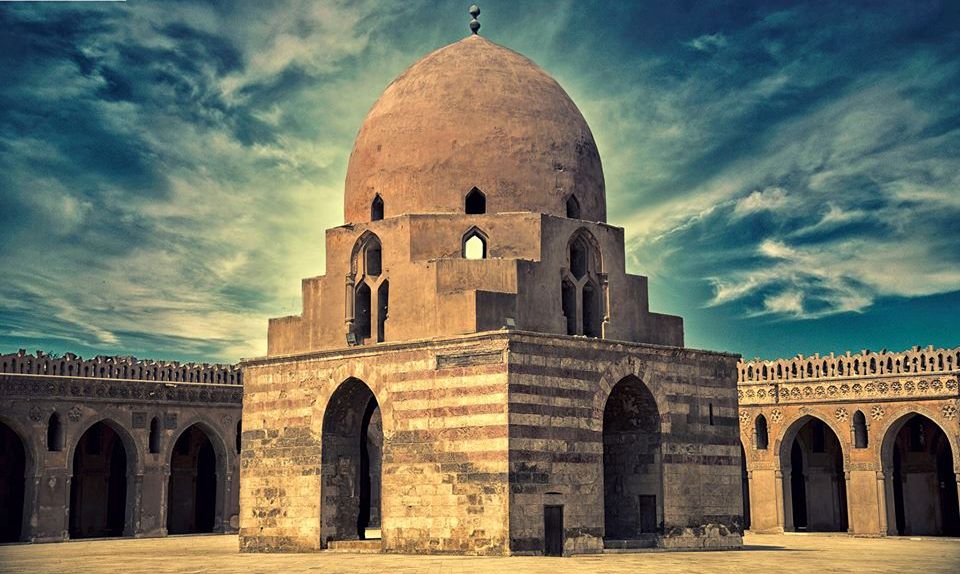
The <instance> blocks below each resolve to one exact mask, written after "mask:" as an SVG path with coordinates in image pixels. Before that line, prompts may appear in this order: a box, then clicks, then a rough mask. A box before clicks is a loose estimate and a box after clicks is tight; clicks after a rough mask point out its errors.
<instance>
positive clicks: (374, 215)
mask: <svg viewBox="0 0 960 574" xmlns="http://www.w3.org/2000/svg"><path fill="white" fill-rule="evenodd" d="M381 219H383V198H382V197H380V194H379V193H378V194H377V195H376V196H375V197H374V198H373V201H372V202H371V203H370V221H380V220H381Z"/></svg>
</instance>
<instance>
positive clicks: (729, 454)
mask: <svg viewBox="0 0 960 574" xmlns="http://www.w3.org/2000/svg"><path fill="white" fill-rule="evenodd" d="M735 361H736V357H734V356H731V355H723V354H714V353H707V352H702V351H692V350H685V349H672V348H663V347H652V346H643V345H636V344H625V343H613V342H609V341H603V340H588V339H585V338H583V337H567V336H550V335H538V334H534V333H528V332H511V331H497V332H488V333H481V334H475V335H464V336H461V337H456V338H450V339H443V340H433V341H421V342H412V343H397V344H381V345H375V346H371V347H354V348H351V349H342V350H339V351H327V352H322V353H310V354H303V355H295V356H280V357H269V358H263V359H256V360H250V361H246V362H245V363H244V365H243V366H244V377H245V384H244V392H245V395H244V413H245V419H244V420H245V426H244V452H243V455H242V457H243V461H242V465H241V469H242V470H241V473H242V476H241V487H242V493H241V508H242V514H241V521H240V537H241V549H242V550H244V551H250V552H254V551H296V550H313V549H320V548H324V547H326V546H327V545H328V543H329V542H330V541H332V540H337V539H338V538H336V537H341V536H342V537H344V538H346V539H354V538H356V535H354V534H352V533H350V532H349V529H345V530H340V531H337V529H336V528H334V527H332V526H331V524H330V523H329V522H330V521H333V522H336V521H337V520H339V519H338V518H337V516H338V513H339V512H340V511H339V510H330V507H331V506H335V505H337V504H339V503H341V502H343V501H344V500H345V499H344V494H343V492H344V490H345V489H348V488H349V485H345V484H344V483H343V482H342V481H334V480H333V479H334V478H335V476H336V475H335V474H334V473H328V472H327V470H326V469H325V468H326V466H329V465H331V464H336V462H337V461H341V462H342V461H343V460H344V457H346V458H349V457H350V456H352V455H351V454H350V453H349V452H348V449H347V447H346V446H344V447H341V446H338V445H337V444H336V443H335V442H333V441H325V440H324V433H325V432H327V431H325V430H324V428H325V425H327V424H330V423H329V419H327V420H325V412H326V411H328V410H330V409H331V408H333V407H331V406H330V404H333V402H332V401H334V402H335V400H334V399H333V397H335V396H336V394H337V392H338V389H340V388H342V387H343V386H344V385H347V384H350V383H349V382H350V381H355V380H360V381H363V383H364V384H365V385H366V386H367V387H369V389H370V390H371V391H372V392H373V395H374V396H375V397H376V400H377V403H378V405H379V406H380V411H381V416H382V429H383V461H382V473H383V474H382V490H381V492H380V496H381V504H382V507H381V508H382V523H381V527H382V536H383V538H382V542H381V544H382V548H383V550H384V551H386V552H417V553H423V552H441V553H466V554H524V553H541V552H542V551H543V537H544V532H543V505H544V504H562V505H564V507H565V516H564V522H565V524H564V537H565V540H566V542H565V551H566V552H568V553H569V552H599V551H601V550H602V548H603V544H602V536H603V520H604V500H603V480H602V475H603V457H602V448H603V447H602V431H603V411H604V404H605V401H606V395H607V394H609V393H610V391H611V388H613V386H614V385H616V383H617V382H618V381H620V380H621V379H623V378H624V377H627V376H635V377H638V378H639V379H641V380H642V381H644V382H645V383H646V384H648V385H649V387H650V388H651V390H653V391H654V393H655V394H656V396H657V397H658V404H659V405H660V406H661V408H660V411H661V415H662V416H663V421H664V422H663V429H664V436H665V439H664V441H663V444H662V447H661V448H662V454H661V458H662V474H663V486H662V489H663V504H662V507H663V511H662V525H661V526H660V527H659V531H658V533H657V537H656V540H655V542H656V544H657V545H660V546H664V547H696V548H702V547H736V546H739V545H740V543H741V529H742V527H741V524H740V521H739V509H740V505H741V491H740V457H739V446H738V443H737V424H736V415H735V413H736V402H735V401H736V398H735V385H734V372H735V371H734V366H735ZM337 400H339V399H337ZM711 405H712V409H713V413H714V418H713V425H711V424H710V423H709V410H710V407H711ZM340 408H341V407H340V406H337V407H336V409H338V412H339V409H340ZM325 444H326V445H328V446H327V448H336V449H341V448H342V449H343V450H341V451H340V452H338V453H329V452H327V453H324V452H323V449H324V445H325ZM325 465H326V466H325ZM348 472H352V471H349V470H348ZM341 475H342V473H341ZM350 504H355V502H352V501H348V502H347V503H346V505H350ZM327 516H332V517H333V518H331V519H326V518H324V517H327ZM322 523H323V524H322ZM321 525H322V526H323V527H322V528H321ZM348 525H349V524H348ZM330 536H333V538H331V537H330Z"/></svg>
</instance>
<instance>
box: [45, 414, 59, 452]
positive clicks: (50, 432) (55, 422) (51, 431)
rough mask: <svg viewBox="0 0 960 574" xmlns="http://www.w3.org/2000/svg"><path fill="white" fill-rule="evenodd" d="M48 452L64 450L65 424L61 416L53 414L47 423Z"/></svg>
mask: <svg viewBox="0 0 960 574" xmlns="http://www.w3.org/2000/svg"><path fill="white" fill-rule="evenodd" d="M47 450H48V451H50V452H60V451H61V450H63V424H62V423H61V422H60V415H58V414H57V413H53V414H51V415H50V420H48V421H47Z"/></svg>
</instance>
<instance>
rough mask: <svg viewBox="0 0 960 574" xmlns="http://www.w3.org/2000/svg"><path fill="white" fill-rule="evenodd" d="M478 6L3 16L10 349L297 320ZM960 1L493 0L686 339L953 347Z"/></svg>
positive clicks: (761, 351) (203, 7)
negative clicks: (395, 133) (380, 131)
mask: <svg viewBox="0 0 960 574" xmlns="http://www.w3.org/2000/svg"><path fill="white" fill-rule="evenodd" d="M468 4H469V2H460V1H443V2H421V1H416V0H405V1H403V2H383V1H382V0H378V1H366V0H360V1H349V2H346V1H344V2H308V1H292V0H290V1H275V2H269V3H264V2H252V1H251V2H227V1H225V0H224V1H210V2H202V1H200V0H190V1H184V2H178V1H169V0H168V1H164V2H159V1H142V0H140V1H138V0H130V1H128V2H126V3H124V4H117V3H104V4H89V3H82V4H77V3H69V4H64V3H33V4H22V3H12V4H6V3H4V4H2V5H0V70H2V77H3V80H2V81H0V195H2V199H3V208H2V210H0V242H2V246H3V249H2V250H0V264H2V269H3V270H4V271H3V274H2V276H0V349H5V350H11V349H13V350H15V349H17V348H20V347H25V348H27V349H30V350H32V349H37V348H40V349H47V350H49V351H53V352H64V351H74V352H79V353H82V354H97V353H107V354H114V353H120V354H134V355H137V356H144V357H157V358H169V359H182V360H208V361H235V360H237V359H238V358H240V357H242V356H245V357H253V356H259V355H262V354H264V353H265V350H266V346H265V340H266V319H267V318H268V317H272V316H281V315H287V314H291V313H296V312H298V311H299V306H300V297H299V295H300V279H301V278H302V277H308V276H314V275H319V274H322V273H323V267H324V263H323V248H324V247H323V237H324V236H323V232H324V229H326V228H328V227H333V226H336V225H339V224H341V223H342V218H343V208H342V191H343V178H344V174H345V170H346V163H347V159H348V156H349V152H350V149H351V147H352V144H353V138H354V136H355V135H356V132H357V130H358V128H359V126H360V123H361V122H362V120H363V117H364V115H365V114H366V112H367V110H368V109H369V107H370V106H371V105H372V104H373V102H374V101H375V100H376V98H377V97H378V96H379V95H380V93H381V92H382V90H383V89H384V88H385V87H386V86H387V84H389V83H390V81H391V80H392V79H393V78H394V77H395V76H396V75H398V74H399V73H400V72H402V71H403V70H404V69H405V68H406V67H408V66H409V65H411V64H412V63H413V62H415V61H416V60H418V59H419V58H420V57H422V56H423V55H425V54H427V53H428V52H430V51H432V50H434V49H436V48H438V47H441V46H443V45H445V44H448V43H450V42H453V41H456V40H458V39H460V38H462V37H464V36H465V35H466V34H468V29H467V22H468V20H469V16H468V15H467V14H466V10H467V7H468V6H467V5H468ZM957 6H958V4H957V3H956V2H949V1H944V2H924V1H916V2H890V3H882V2H869V3H862V4H861V3H857V2H850V1H846V2H836V3H830V2H824V1H817V2H807V3H802V2H800V3H797V2H773V1H769V0H767V1H763V2H662V1H658V2H587V1H583V0H578V1H562V0H561V1H558V0H550V1H542V2H540V1H535V2H534V1H531V2H516V1H486V2H483V3H481V9H482V10H483V13H482V14H481V16H480V20H481V22H482V24H483V28H482V29H481V34H483V35H485V36H486V37H488V38H490V39H491V40H493V41H495V42H498V43H501V44H503V45H505V46H508V47H510V48H512V49H515V50H517V51H519V52H521V53H523V54H525V55H527V56H528V57H530V58H531V59H533V60H534V61H535V62H537V63H538V64H539V65H540V66H541V67H543V68H544V69H545V70H547V71H548V72H549V73H550V74H552V75H553V76H554V77H555V78H556V79H557V80H558V81H559V82H560V84H561V85H562V86H563V87H564V88H565V89H566V90H567V91H568V92H569V93H570V95H571V96H572V97H573V99H574V101H575V102H576V103H577V104H578V105H579V106H580V108H581V110H582V111H583V114H584V116H585V117H586V119H587V121H588V122H589V124H590V126H591V128H592V130H593V132H594V135H595V137H596V139H597V143H598V146H599V148H600V153H601V156H602V158H603V163H604V172H605V175H606V182H607V195H608V205H609V212H610V222H611V223H613V224H615V225H619V226H622V227H625V228H626V237H627V242H628V269H629V270H630V271H631V272H633V273H640V274H644V275H649V276H650V285H651V306H652V308H653V309H654V310H657V311H662V312H669V313H675V314H680V315H683V316H684V318H685V323H686V331H687V344H688V345H689V346H692V347H699V348H710V349H717V350H726V351H732V352H737V353H742V354H743V355H745V356H747V357H754V356H760V357H765V358H772V357H776V356H789V355H793V354H796V353H805V354H809V353H813V352H818V351H819V352H821V353H823V352H830V351H843V350H846V349H852V350H859V349H861V348H870V349H874V350H879V349H880V348H883V347H886V348H889V349H891V350H893V349H903V348H906V347H908V346H911V345H914V344H920V345H927V344H934V345H943V346H955V345H958V344H960V337H958V336H957V325H958V324H960V265H958V263H960V225H958V221H960V9H958V7H957Z"/></svg>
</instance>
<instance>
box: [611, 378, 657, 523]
mask: <svg viewBox="0 0 960 574" xmlns="http://www.w3.org/2000/svg"><path fill="white" fill-rule="evenodd" d="M662 482H663V479H662V465H661V456H660V413H659V410H658V409H657V404H656V400H655V399H654V397H653V394H652V393H651V392H650V390H649V389H648V388H647V386H646V385H645V384H644V383H643V382H642V381H641V380H640V379H638V378H637V377H634V376H632V375H631V376H628V377H626V378H624V379H622V380H621V381H620V382H618V383H617V384H616V385H614V387H613V389H612V391H611V392H610V396H609V397H608V398H607V403H606V406H605V407H604V411H603V510H604V539H606V540H638V539H645V538H651V537H654V536H656V534H657V533H659V532H660V531H661V529H662V522H663V490H662Z"/></svg>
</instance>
